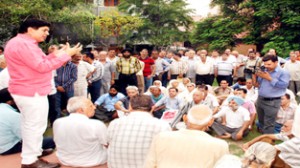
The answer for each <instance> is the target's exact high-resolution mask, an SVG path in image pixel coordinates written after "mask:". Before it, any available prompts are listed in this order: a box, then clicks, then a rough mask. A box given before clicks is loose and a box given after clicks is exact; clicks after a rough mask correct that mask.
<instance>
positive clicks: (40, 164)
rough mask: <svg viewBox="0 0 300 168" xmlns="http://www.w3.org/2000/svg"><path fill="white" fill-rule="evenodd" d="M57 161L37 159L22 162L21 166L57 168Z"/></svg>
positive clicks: (58, 165)
mask: <svg viewBox="0 0 300 168" xmlns="http://www.w3.org/2000/svg"><path fill="white" fill-rule="evenodd" d="M59 167H60V164H59V163H49V162H47V161H45V160H42V159H39V160H37V161H36V162H34V163H32V164H27V165H25V164H22V166H21V168H59Z"/></svg>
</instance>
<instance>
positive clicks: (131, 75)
mask: <svg viewBox="0 0 300 168" xmlns="http://www.w3.org/2000/svg"><path fill="white" fill-rule="evenodd" d="M120 74H122V75H124V76H132V75H135V73H132V74H124V73H120Z"/></svg>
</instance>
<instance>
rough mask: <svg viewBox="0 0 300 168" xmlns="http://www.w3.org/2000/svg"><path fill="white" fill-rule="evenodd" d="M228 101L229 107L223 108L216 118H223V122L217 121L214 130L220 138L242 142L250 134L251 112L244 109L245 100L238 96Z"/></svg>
mask: <svg viewBox="0 0 300 168" xmlns="http://www.w3.org/2000/svg"><path fill="white" fill-rule="evenodd" d="M227 101H228V102H229V104H228V107H223V108H222V109H221V110H220V111H219V112H218V113H217V114H215V115H214V118H219V117H223V116H224V117H223V122H222V123H219V122H217V121H215V122H214V123H213V125H212V129H213V130H214V131H215V132H216V133H217V135H218V136H219V137H220V138H232V139H233V140H241V139H242V138H243V137H244V136H246V135H247V134H248V132H249V131H248V126H249V123H250V114H249V112H248V111H247V110H246V109H245V108H244V107H242V106H241V105H242V104H243V103H244V100H243V99H242V98H240V97H238V96H230V97H229V98H228V99H227Z"/></svg>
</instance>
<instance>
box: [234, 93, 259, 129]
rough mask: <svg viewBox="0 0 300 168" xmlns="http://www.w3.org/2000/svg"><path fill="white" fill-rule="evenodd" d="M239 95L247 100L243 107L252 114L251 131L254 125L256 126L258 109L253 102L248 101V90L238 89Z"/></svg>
mask: <svg viewBox="0 0 300 168" xmlns="http://www.w3.org/2000/svg"><path fill="white" fill-rule="evenodd" d="M237 95H238V96H240V97H241V98H243V99H244V100H245V102H244V104H243V105H242V106H243V107H244V108H245V109H247V110H248V111H249V113H250V124H249V129H250V130H251V129H252V127H253V125H254V124H255V118H256V108H255V105H254V103H253V102H252V101H251V100H247V99H246V96H247V89H245V88H239V89H237Z"/></svg>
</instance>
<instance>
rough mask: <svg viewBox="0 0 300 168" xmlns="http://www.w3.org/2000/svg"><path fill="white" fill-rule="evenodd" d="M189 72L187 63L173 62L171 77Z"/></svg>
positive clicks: (182, 61)
mask: <svg viewBox="0 0 300 168" xmlns="http://www.w3.org/2000/svg"><path fill="white" fill-rule="evenodd" d="M187 70H188V65H187V62H186V61H184V60H179V61H176V60H173V61H172V63H171V65H170V73H171V75H178V74H185V73H186V72H187Z"/></svg>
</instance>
